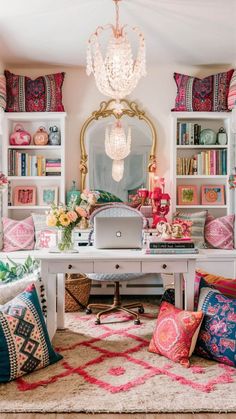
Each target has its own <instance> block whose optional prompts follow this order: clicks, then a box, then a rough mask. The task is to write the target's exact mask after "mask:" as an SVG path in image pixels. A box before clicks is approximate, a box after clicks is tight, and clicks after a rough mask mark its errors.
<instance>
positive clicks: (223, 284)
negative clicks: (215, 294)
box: [195, 269, 236, 299]
mask: <svg viewBox="0 0 236 419" xmlns="http://www.w3.org/2000/svg"><path fill="white" fill-rule="evenodd" d="M202 278H204V281H205V282H206V283H207V285H208V286H210V287H213V288H215V289H216V290H218V291H220V292H221V293H222V294H224V295H226V296H227V297H230V298H234V299H236V279H231V278H225V277H224V276H219V275H213V274H210V273H208V272H204V271H201V270H200V269H198V270H197V271H196V276H195V293H197V294H199V287H200V282H201V279H202Z"/></svg>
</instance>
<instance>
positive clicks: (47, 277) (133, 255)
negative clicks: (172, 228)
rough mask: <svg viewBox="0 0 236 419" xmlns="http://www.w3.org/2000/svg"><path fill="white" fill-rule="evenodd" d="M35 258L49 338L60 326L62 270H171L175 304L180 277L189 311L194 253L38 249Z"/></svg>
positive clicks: (178, 303)
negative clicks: (44, 293) (44, 295)
mask: <svg viewBox="0 0 236 419" xmlns="http://www.w3.org/2000/svg"><path fill="white" fill-rule="evenodd" d="M35 257H36V258H37V259H38V260H40V263H41V276H42V279H43V281H44V282H45V285H46V290H47V306H48V317H47V327H48V332H49V335H50V338H52V337H53V336H54V334H55V332H56V329H57V328H63V327H64V292H65V291H64V289H65V287H64V275H59V280H58V281H57V279H56V275H55V274H65V273H78V272H87V273H113V274H114V273H119V274H122V273H174V278H175V292H176V300H175V301H176V306H177V307H182V306H183V301H182V290H183V282H182V280H183V278H184V280H185V304H184V307H185V309H187V310H193V305H194V278H195V267H196V260H197V258H198V255H195V254H189V255H182V254H181V255H146V254H145V253H144V251H143V250H97V249H93V248H91V247H87V248H83V249H80V250H79V253H49V252H45V251H38V252H37V256H36V254H35Z"/></svg>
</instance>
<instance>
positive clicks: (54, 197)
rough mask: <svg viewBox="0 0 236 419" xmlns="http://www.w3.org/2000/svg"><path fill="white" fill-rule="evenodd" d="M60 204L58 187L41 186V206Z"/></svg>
mask: <svg viewBox="0 0 236 419" xmlns="http://www.w3.org/2000/svg"><path fill="white" fill-rule="evenodd" d="M51 204H55V205H57V204H58V187H57V186H40V187H39V205H51Z"/></svg>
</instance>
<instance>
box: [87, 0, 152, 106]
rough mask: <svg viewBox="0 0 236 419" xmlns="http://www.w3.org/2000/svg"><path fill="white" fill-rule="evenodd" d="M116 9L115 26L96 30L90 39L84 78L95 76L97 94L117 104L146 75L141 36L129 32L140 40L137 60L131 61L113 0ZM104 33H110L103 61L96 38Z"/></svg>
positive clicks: (136, 29)
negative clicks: (111, 99) (113, 100)
mask: <svg viewBox="0 0 236 419" xmlns="http://www.w3.org/2000/svg"><path fill="white" fill-rule="evenodd" d="M113 1H114V2H115V6H116V24H115V26H114V25H112V24H108V25H106V26H104V27H103V26H99V27H98V28H97V29H96V32H95V33H93V34H92V35H91V37H90V39H89V43H88V50H87V70H86V71H87V74H88V75H90V74H91V73H93V74H94V77H95V81H96V84H97V88H98V90H99V91H100V92H101V93H102V94H104V95H105V96H109V97H111V98H113V99H114V98H115V99H116V101H117V102H119V100H120V99H122V98H124V97H126V96H127V95H129V94H130V93H131V92H132V91H133V90H134V88H135V87H136V85H137V84H138V81H139V79H140V78H141V77H142V76H145V75H146V58H145V55H146V52H145V40H144V36H143V34H142V33H141V32H140V31H139V30H138V28H132V30H133V31H135V32H136V33H137V35H138V38H139V48H138V52H137V57H136V59H135V60H134V59H133V53H132V49H131V45H130V42H129V40H128V37H127V33H126V31H125V27H126V25H125V26H120V22H119V5H118V2H119V1H120V0H113ZM107 29H111V36H110V39H109V42H108V47H107V51H106V53H105V58H103V55H102V52H101V45H100V42H99V36H100V35H101V33H102V32H103V31H105V30H107Z"/></svg>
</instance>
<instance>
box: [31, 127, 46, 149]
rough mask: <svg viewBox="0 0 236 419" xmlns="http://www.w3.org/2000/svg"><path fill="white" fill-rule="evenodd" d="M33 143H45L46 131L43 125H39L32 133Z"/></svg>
mask: <svg viewBox="0 0 236 419" xmlns="http://www.w3.org/2000/svg"><path fill="white" fill-rule="evenodd" d="M33 140H34V144H35V145H47V143H48V133H47V131H46V129H45V128H44V127H39V128H38V129H37V131H36V132H35V134H34V135H33Z"/></svg>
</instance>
